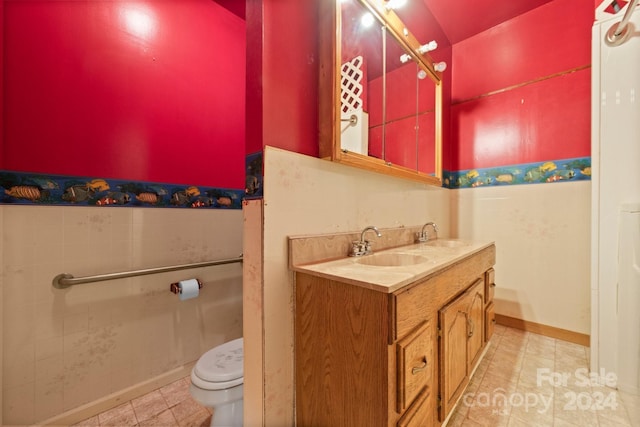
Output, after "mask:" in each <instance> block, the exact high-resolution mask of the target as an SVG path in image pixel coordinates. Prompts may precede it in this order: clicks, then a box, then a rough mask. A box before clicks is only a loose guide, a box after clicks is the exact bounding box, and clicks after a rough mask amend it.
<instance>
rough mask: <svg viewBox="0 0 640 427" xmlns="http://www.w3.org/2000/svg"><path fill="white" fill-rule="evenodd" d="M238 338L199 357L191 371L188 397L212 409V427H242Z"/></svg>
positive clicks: (239, 342)
mask: <svg viewBox="0 0 640 427" xmlns="http://www.w3.org/2000/svg"><path fill="white" fill-rule="evenodd" d="M243 360H244V357H243V341H242V338H238V339H235V340H233V341H229V342H226V343H224V344H221V345H219V346H217V347H214V348H212V349H211V350H209V351H207V352H206V353H205V354H203V355H202V356H201V357H200V359H198V361H197V362H196V365H195V366H194V367H193V369H192V370H191V387H190V388H189V391H190V392H191V396H193V398H194V399H195V400H196V401H198V402H199V403H200V404H202V405H203V406H206V407H209V408H213V416H212V417H211V425H212V426H227V427H233V426H242V406H243V405H242V399H243V396H242V383H243V381H244V378H243Z"/></svg>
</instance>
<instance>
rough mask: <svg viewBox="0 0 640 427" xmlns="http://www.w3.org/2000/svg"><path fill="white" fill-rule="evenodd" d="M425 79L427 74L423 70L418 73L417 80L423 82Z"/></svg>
mask: <svg viewBox="0 0 640 427" xmlns="http://www.w3.org/2000/svg"><path fill="white" fill-rule="evenodd" d="M425 77H427V72H426V71H425V70H420V71H418V78H419V79H420V80H424V78H425Z"/></svg>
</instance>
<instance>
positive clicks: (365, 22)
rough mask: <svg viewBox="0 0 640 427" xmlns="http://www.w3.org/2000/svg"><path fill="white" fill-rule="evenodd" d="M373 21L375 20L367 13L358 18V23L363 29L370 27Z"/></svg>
mask: <svg viewBox="0 0 640 427" xmlns="http://www.w3.org/2000/svg"><path fill="white" fill-rule="evenodd" d="M375 21H376V19H375V18H374V17H373V15H372V14H371V13H369V12H367V13H365V14H364V15H362V18H360V23H361V24H362V26H363V27H365V28H369V27H371V26H372V25H373V23H374V22H375Z"/></svg>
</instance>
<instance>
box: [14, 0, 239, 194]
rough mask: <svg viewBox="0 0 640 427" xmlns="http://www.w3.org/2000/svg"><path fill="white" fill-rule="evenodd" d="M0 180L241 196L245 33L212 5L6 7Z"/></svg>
mask: <svg viewBox="0 0 640 427" xmlns="http://www.w3.org/2000/svg"><path fill="white" fill-rule="evenodd" d="M3 23H4V37H5V40H4V42H5V45H4V46H5V50H4V56H5V63H4V65H5V67H4V88H5V91H4V109H5V115H4V120H5V121H4V123H3V125H4V126H3V129H4V144H3V156H2V157H3V161H2V164H1V166H2V168H3V169H7V170H17V171H29V172H39V173H50V174H63V175H77V176H100V177H104V178H117V179H132V180H143V181H153V182H166V183H176V184H194V185H210V186H217V187H228V188H243V187H244V155H245V150H244V139H245V138H244V123H245V117H244V112H245V110H244V103H245V25H244V22H243V20H242V19H241V18H239V17H238V16H236V15H234V14H232V13H231V12H229V11H228V10H226V9H224V8H223V7H221V6H220V5H218V4H217V3H215V2H212V1H210V0H182V1H179V2H178V1H170V2H167V1H161V0H147V1H136V2H134V1H119V2H112V1H90V2H77V1H47V2H43V1H5V2H4V19H3Z"/></svg>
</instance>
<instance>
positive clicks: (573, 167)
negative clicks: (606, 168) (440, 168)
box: [442, 157, 591, 189]
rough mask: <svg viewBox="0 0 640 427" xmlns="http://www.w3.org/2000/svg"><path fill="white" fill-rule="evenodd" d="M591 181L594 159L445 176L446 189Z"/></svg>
mask: <svg viewBox="0 0 640 427" xmlns="http://www.w3.org/2000/svg"><path fill="white" fill-rule="evenodd" d="M581 180H591V157H578V158H573V159H562V160H550V161H545V162H536V163H525V164H520V165H511V166H499V167H494V168H484V169H469V170H462V171H456V172H448V171H444V172H443V180H442V186H443V187H444V188H449V189H455V188H477V187H490V186H498V185H522V184H547V183H557V182H570V181H581Z"/></svg>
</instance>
